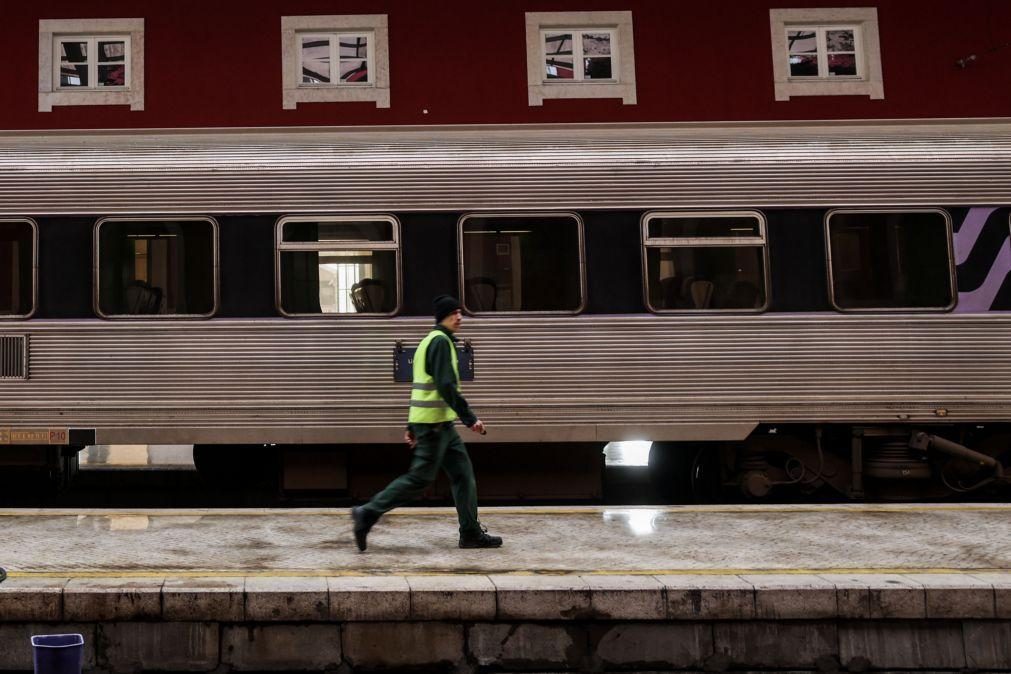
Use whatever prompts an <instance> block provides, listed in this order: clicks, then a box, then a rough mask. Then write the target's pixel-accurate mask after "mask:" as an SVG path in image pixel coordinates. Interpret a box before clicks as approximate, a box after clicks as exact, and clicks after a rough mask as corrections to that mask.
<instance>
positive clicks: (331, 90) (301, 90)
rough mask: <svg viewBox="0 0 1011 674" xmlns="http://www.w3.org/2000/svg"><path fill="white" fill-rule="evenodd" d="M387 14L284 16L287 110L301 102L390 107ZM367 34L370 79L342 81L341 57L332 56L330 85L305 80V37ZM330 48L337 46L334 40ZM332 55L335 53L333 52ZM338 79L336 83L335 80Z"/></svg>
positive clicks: (283, 95) (283, 86)
mask: <svg viewBox="0 0 1011 674" xmlns="http://www.w3.org/2000/svg"><path fill="white" fill-rule="evenodd" d="M387 25H388V20H387V15H386V14H346V15H345V14H342V15H327V16H322V15H321V16H282V17H281V68H282V73H281V98H282V107H283V108H284V109H285V110H294V109H296V108H297V107H298V104H299V103H341V102H354V101H365V102H374V103H375V104H376V107H377V108H388V107H390V47H389V31H388V28H387ZM340 35H364V36H367V37H368V38H369V46H368V56H367V61H368V68H369V81H368V82H361V83H343V82H341V81H340V58H339V56H338V57H336V60H334V59H333V58H332V59H331V71H330V72H331V75H330V83H329V84H303V83H302V38H303V37H305V36H318V37H323V36H329V37H339V36H340ZM331 49H335V46H334V43H333V42H331ZM331 56H332V57H333V52H331ZM335 78H336V80H337V81H336V82H334V79H335Z"/></svg>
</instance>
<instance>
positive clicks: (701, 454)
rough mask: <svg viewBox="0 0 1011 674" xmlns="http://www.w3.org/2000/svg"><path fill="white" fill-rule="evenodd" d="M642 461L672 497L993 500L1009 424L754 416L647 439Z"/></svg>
mask: <svg viewBox="0 0 1011 674" xmlns="http://www.w3.org/2000/svg"><path fill="white" fill-rule="evenodd" d="M649 467H650V477H651V480H652V482H653V484H654V486H655V487H656V489H657V490H658V491H659V492H660V494H661V495H662V497H663V498H664V499H665V500H667V501H668V502H677V503H718V502H723V501H726V500H741V499H744V500H754V501H761V500H764V499H782V498H797V497H806V498H809V499H812V500H853V501H863V500H867V501H904V500H936V499H946V498H962V497H965V498H976V497H980V496H982V495H984V494H994V495H1001V496H999V497H1000V498H1001V500H1003V499H1006V498H1007V491H1008V487H1011V429H1009V428H1005V427H994V426H985V427H984V426H959V425H950V426H925V427H922V428H921V427H904V426H896V427H889V426H857V425H855V426H847V425H838V426H835V425H833V426H820V425H811V426H760V427H759V428H758V429H756V431H755V432H754V433H752V434H751V435H750V436H749V437H748V438H747V439H746V440H744V441H741V442H729V443H728V442H724V443H654V444H653V446H652V448H651V451H650V464H649ZM970 495H972V496H970Z"/></svg>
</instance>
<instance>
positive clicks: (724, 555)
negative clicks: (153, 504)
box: [0, 504, 1011, 672]
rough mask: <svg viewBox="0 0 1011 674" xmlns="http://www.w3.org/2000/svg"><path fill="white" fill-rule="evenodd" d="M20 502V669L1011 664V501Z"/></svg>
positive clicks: (12, 537)
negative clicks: (354, 520)
mask: <svg viewBox="0 0 1011 674" xmlns="http://www.w3.org/2000/svg"><path fill="white" fill-rule="evenodd" d="M481 516H482V521H483V523H484V524H485V525H486V526H487V527H488V528H489V530H490V531H491V532H492V533H495V534H497V535H501V536H503V537H504V539H505V546H504V547H503V548H501V549H498V550H461V549H459V548H458V547H457V546H456V522H455V512H454V511H453V510H452V509H448V508H413V509H412V508H404V509H400V510H397V511H394V512H392V513H390V514H389V515H387V516H386V517H384V518H383V519H382V520H381V521H380V523H379V524H378V525H377V526H376V528H375V529H374V530H373V533H372V534H371V535H370V536H369V549H368V551H367V552H365V553H359V552H358V551H357V549H356V548H355V547H354V544H353V540H352V535H351V524H350V519H349V516H348V513H347V511H346V510H334V509H289V510H276V509H271V510H178V511H173V510H137V511H109V510H87V511H55V510H50V509H47V510H24V509H21V510H7V511H0V522H2V524H3V531H4V536H3V542H2V543H0V566H4V567H6V568H7V569H8V571H9V574H10V577H9V579H8V580H7V581H6V582H4V583H2V584H0V670H30V669H31V652H30V649H24V648H20V647H17V646H15V645H16V644H23V643H27V635H28V634H30V633H36V634H37V633H40V632H45V633H57V632H58V631H73V632H81V633H82V634H85V639H86V664H85V668H86V669H89V670H95V671H211V670H222V669H223V670H235V671H265V670H302V671H312V670H334V669H341V671H359V670H361V671H365V670H393V671H396V670H401V669H411V668H414V669H418V668H421V669H423V670H425V671H453V672H476V671H541V672H544V671H572V670H575V671H644V670H647V669H648V670H655V671H673V670H685V669H688V670H691V669H695V670H703V669H705V670H707V671H720V670H725V669H728V668H733V669H739V668H748V669H752V670H765V669H768V670H772V669H780V670H782V669H790V670H796V671H843V670H849V671H864V670H866V669H873V668H878V669H880V668H885V669H889V668H892V669H911V670H931V671H960V670H963V669H966V668H970V669H974V670H979V671H1002V670H1003V671H1006V670H1011V520H1009V516H1011V505H1007V504H959V505H824V506H819V505H814V506H812V505H802V506H789V505H777V506H684V507H678V506H673V507H662V508H654V507H636V508H614V507H559V508H552V507H533V508H483V509H482V511H481Z"/></svg>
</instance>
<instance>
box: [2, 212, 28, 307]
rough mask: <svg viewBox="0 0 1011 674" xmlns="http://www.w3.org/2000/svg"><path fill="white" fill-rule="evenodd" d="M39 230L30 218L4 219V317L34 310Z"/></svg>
mask: <svg viewBox="0 0 1011 674" xmlns="http://www.w3.org/2000/svg"><path fill="white" fill-rule="evenodd" d="M34 246H35V233H34V230H33V229H32V226H31V224H30V223H28V222H26V221H0V316H26V315H28V314H30V313H32V309H33V308H34V307H33V299H32V296H33V288H32V283H33V281H34V273H33V264H34V255H35V252H34Z"/></svg>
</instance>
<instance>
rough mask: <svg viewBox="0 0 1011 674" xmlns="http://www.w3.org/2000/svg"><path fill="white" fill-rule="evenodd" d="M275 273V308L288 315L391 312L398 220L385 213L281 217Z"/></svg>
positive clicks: (396, 284) (396, 303)
mask: <svg viewBox="0 0 1011 674" xmlns="http://www.w3.org/2000/svg"><path fill="white" fill-rule="evenodd" d="M277 278H278V286H277V307H278V310H279V311H280V312H281V313H282V314H284V315H286V316H319V315H321V314H322V315H355V314H366V315H373V316H374V315H377V314H378V315H387V316H389V315H393V314H395V313H396V312H397V311H398V309H399V308H400V297H401V289H400V223H399V222H398V221H397V220H396V218H393V217H392V216H383V215H366V216H324V217H312V216H310V217H303V216H298V217H286V218H282V219H281V220H280V221H279V222H278V224H277Z"/></svg>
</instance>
